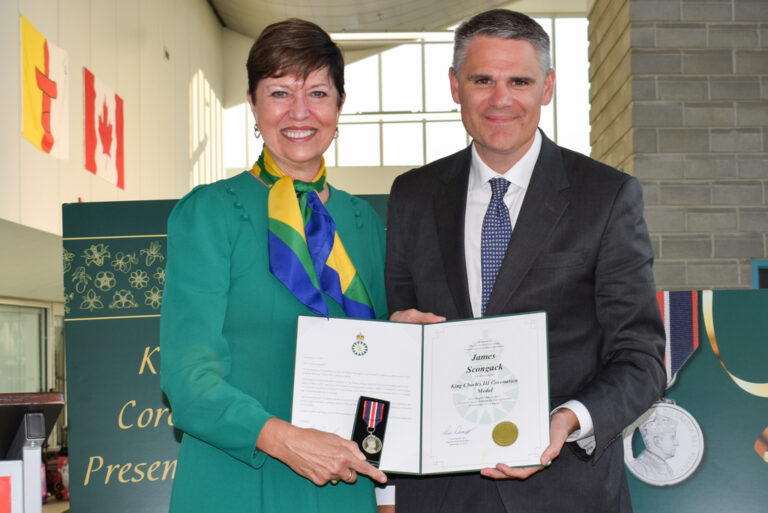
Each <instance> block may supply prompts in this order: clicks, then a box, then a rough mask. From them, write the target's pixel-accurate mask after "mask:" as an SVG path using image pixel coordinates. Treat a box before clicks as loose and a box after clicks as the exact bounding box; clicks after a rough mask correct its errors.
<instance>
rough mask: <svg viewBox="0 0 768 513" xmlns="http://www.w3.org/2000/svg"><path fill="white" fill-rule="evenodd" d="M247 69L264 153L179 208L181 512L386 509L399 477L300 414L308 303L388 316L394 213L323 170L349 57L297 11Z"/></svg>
mask: <svg viewBox="0 0 768 513" xmlns="http://www.w3.org/2000/svg"><path fill="white" fill-rule="evenodd" d="M247 69H248V82H249V84H248V94H247V96H248V102H249V104H250V107H251V110H252V112H253V115H254V118H255V121H256V123H255V125H254V130H255V131H256V134H257V137H259V136H261V137H263V138H264V151H263V153H262V155H261V156H260V157H259V160H258V161H257V162H256V164H255V165H254V167H253V169H251V170H250V171H245V172H243V173H242V174H240V175H238V176H235V177H233V178H230V179H227V180H222V181H219V182H216V183H214V184H211V185H205V186H200V187H197V188H195V189H194V190H193V191H191V192H190V193H189V194H187V195H186V196H185V197H184V198H182V199H181V200H180V201H179V203H178V204H177V205H176V207H175V208H174V210H173V212H172V213H171V216H170V218H169V221H168V266H167V270H166V273H167V274H166V287H165V291H164V298H163V310H162V318H161V335H160V345H161V359H162V374H161V379H162V387H163V391H164V392H165V393H166V395H167V396H168V399H169V401H170V403H171V409H172V412H173V420H174V424H175V426H176V427H177V428H178V429H179V430H181V431H182V432H183V437H182V442H181V447H180V451H179V458H178V465H177V469H176V475H175V480H174V486H173V493H172V497H171V511H174V512H175V511H179V512H182V511H183V512H196V511H200V512H206V513H210V512H211V511H228V512H229V511H231V512H281V513H282V512H292V511H301V512H306V513H311V512H331V511H333V512H344V511H350V512H351V511H355V512H361V511H362V512H364V511H370V512H374V511H376V504H375V499H374V493H373V484H374V481H377V482H384V481H386V476H385V475H384V474H383V473H382V472H381V471H379V470H378V469H377V468H375V467H373V466H371V465H370V464H368V463H367V462H366V461H365V457H364V456H363V454H362V453H361V451H360V450H359V449H358V447H357V445H356V444H355V443H354V442H351V441H349V440H345V439H342V438H341V437H339V436H336V435H334V434H331V433H326V432H321V431H317V430H313V429H303V428H299V427H296V426H293V425H291V424H290V423H289V421H290V414H291V397H292V392H293V371H294V356H295V338H296V319H297V316H298V315H302V314H304V315H311V314H313V313H314V314H320V315H326V316H331V317H363V318H386V315H387V312H386V300H385V296H384V230H383V226H382V223H381V220H380V219H379V218H378V216H377V215H376V213H375V212H374V211H373V209H372V208H371V207H370V205H369V204H368V203H367V202H365V201H363V200H360V199H358V198H355V197H354V196H351V195H349V194H347V193H345V192H343V191H340V190H338V189H335V188H333V187H332V186H330V185H328V184H327V183H326V179H325V178H326V176H325V164H324V160H323V152H324V151H325V150H326V149H327V148H328V146H329V145H330V143H331V141H332V139H333V137H334V135H335V134H336V133H337V123H338V119H339V114H340V112H341V107H342V105H343V103H344V62H343V60H342V56H341V52H340V51H339V48H338V47H337V46H336V45H335V44H334V43H333V42H332V41H331V39H330V38H329V36H328V34H326V33H325V32H324V31H323V30H322V29H321V28H320V27H318V26H317V25H315V24H313V23H309V22H306V21H302V20H297V19H291V20H287V21H284V22H280V23H276V24H274V25H270V26H269V27H267V28H266V29H264V32H262V34H261V35H260V36H259V39H258V40H257V41H256V43H254V45H253V47H252V48H251V52H250V55H249V57H248V63H247Z"/></svg>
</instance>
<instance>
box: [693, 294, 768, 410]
mask: <svg viewBox="0 0 768 513" xmlns="http://www.w3.org/2000/svg"><path fill="white" fill-rule="evenodd" d="M701 303H702V305H701V306H702V310H703V314H704V326H705V327H706V329H707V336H708V337H709V345H710V346H712V351H713V352H714V353H715V356H717V359H718V360H719V361H720V365H722V366H723V369H725V372H726V373H727V374H728V376H729V377H730V378H731V379H732V380H733V382H734V383H736V384H737V385H738V386H739V387H740V388H741V389H742V390H744V391H745V392H747V393H749V394H752V395H756V396H758V397H768V383H752V382H750V381H745V380H743V379H741V378H739V377H737V376H736V375H734V374H733V373H732V372H731V371H729V370H728V367H726V366H725V362H724V361H723V359H722V358H721V357H720V348H719V347H718V346H717V338H716V337H715V319H714V315H713V313H712V312H713V294H712V291H711V290H703V291H702V292H701Z"/></svg>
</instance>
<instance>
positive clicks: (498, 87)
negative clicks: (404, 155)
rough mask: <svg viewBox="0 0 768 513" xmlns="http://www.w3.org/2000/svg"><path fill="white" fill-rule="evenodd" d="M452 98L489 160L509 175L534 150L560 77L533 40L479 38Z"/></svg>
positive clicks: (452, 73) (454, 77)
mask: <svg viewBox="0 0 768 513" xmlns="http://www.w3.org/2000/svg"><path fill="white" fill-rule="evenodd" d="M449 75H450V80H451V94H452V95H453V100H454V101H455V102H456V103H459V104H461V120H462V122H463V123H464V128H466V130H467V132H468V133H469V135H471V136H472V138H473V139H474V142H475V147H476V148H477V152H478V154H479V155H480V157H481V158H482V159H483V161H484V162H485V163H486V164H487V165H489V166H490V167H491V168H492V169H494V170H495V171H498V172H505V171H506V170H507V169H509V168H510V167H512V166H513V165H514V164H515V163H516V162H517V161H518V160H520V157H522V156H523V155H524V154H525V152H526V151H528V149H529V148H530V147H531V144H532V143H533V138H534V134H535V132H536V128H537V127H538V125H539V117H540V115H541V106H542V105H547V104H548V103H549V102H550V101H551V100H552V92H553V89H554V83H555V74H554V72H553V71H550V72H549V73H548V74H546V75H545V74H544V72H543V71H542V69H541V66H540V64H539V58H538V54H537V52H536V49H535V48H534V46H533V45H532V44H531V43H529V42H528V41H522V40H518V39H502V38H498V37H490V36H483V35H480V36H475V37H474V38H472V40H471V41H470V42H469V45H468V46H467V51H466V54H465V56H464V62H463V63H462V65H461V70H460V71H459V75H458V76H457V75H456V73H455V71H454V70H453V69H451V71H450V74H449Z"/></svg>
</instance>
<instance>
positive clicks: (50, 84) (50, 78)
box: [21, 15, 69, 159]
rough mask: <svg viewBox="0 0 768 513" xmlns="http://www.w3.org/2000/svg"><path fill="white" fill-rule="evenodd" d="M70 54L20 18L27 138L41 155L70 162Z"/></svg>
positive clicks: (24, 117) (25, 135)
mask: <svg viewBox="0 0 768 513" xmlns="http://www.w3.org/2000/svg"><path fill="white" fill-rule="evenodd" d="M68 91H69V75H68V58H67V52H65V51H64V50H62V49H61V48H59V47H57V46H56V45H54V44H53V43H51V42H50V41H49V40H48V39H46V38H45V36H43V35H42V34H41V33H40V32H38V30H37V29H36V28H35V27H34V26H33V25H32V24H31V23H30V22H29V20H27V18H25V17H24V15H21V105H22V132H23V134H24V138H25V139H26V140H28V141H29V142H31V143H32V144H34V145H35V146H36V147H37V148H38V149H40V151H43V152H45V153H48V154H50V155H52V156H54V157H56V158H59V159H68V158H69V94H68Z"/></svg>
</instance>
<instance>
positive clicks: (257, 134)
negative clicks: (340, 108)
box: [253, 123, 339, 139]
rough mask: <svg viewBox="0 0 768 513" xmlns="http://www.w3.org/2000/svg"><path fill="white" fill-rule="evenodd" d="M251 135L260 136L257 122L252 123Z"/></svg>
mask: <svg viewBox="0 0 768 513" xmlns="http://www.w3.org/2000/svg"><path fill="white" fill-rule="evenodd" d="M338 130H339V129H338V128H337V129H336V132H337V133H338ZM253 135H255V136H256V139H258V138H259V137H261V130H259V124H258V123H254V124H253Z"/></svg>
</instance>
